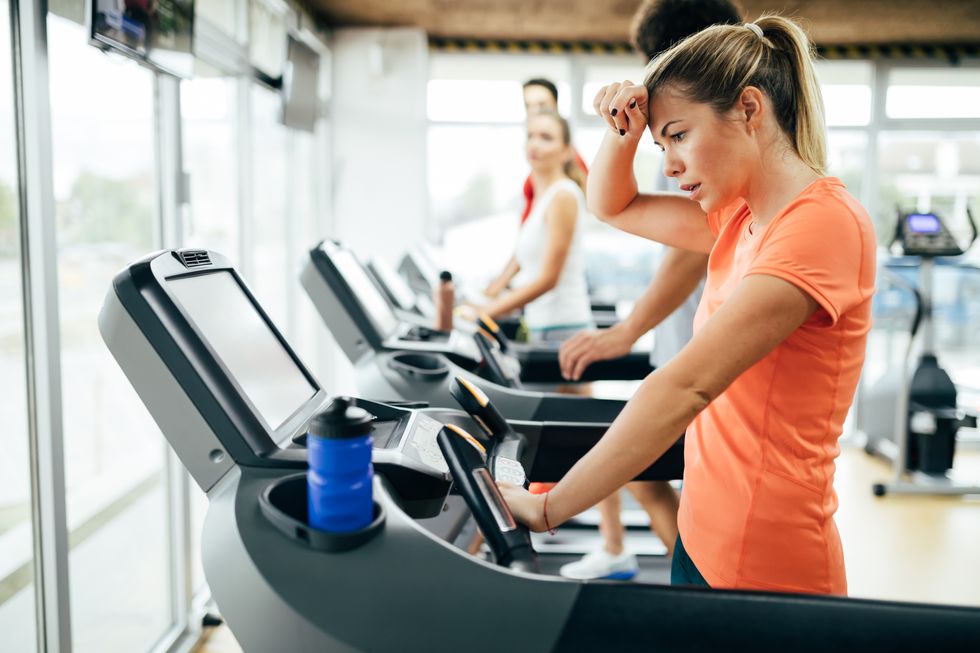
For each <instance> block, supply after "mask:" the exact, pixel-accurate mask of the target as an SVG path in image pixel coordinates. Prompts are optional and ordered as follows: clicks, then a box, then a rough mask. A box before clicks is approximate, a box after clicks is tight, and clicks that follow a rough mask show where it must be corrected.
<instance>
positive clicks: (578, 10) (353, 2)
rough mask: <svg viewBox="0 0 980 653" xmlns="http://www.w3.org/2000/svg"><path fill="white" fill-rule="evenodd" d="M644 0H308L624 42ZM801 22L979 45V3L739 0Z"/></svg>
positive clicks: (408, 20)
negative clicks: (637, 9)
mask: <svg viewBox="0 0 980 653" xmlns="http://www.w3.org/2000/svg"><path fill="white" fill-rule="evenodd" d="M640 3H641V0H305V2H304V3H303V4H307V5H308V6H309V7H310V9H311V10H313V11H314V12H315V13H316V14H317V15H318V16H319V18H321V19H322V20H323V21H324V22H325V23H326V25H327V26H328V27H331V28H342V27H406V26H412V27H420V28H422V29H424V30H425V31H426V32H427V33H428V34H429V36H434V37H448V38H461V39H487V40H518V41H520V40H529V41H539V40H540V41H591V42H602V43H622V42H625V41H626V40H627V38H628V36H627V35H628V32H629V25H630V20H631V18H632V16H633V13H634V12H635V11H636V8H637V7H638V6H639V5H640ZM737 4H739V5H740V6H741V7H742V8H743V10H744V15H745V16H746V17H747V18H750V19H753V18H756V17H758V16H759V14H761V13H762V12H764V11H776V12H779V13H782V14H784V15H789V16H795V17H797V18H799V19H802V21H803V23H804V25H805V26H806V28H807V30H808V31H809V33H810V36H811V38H812V39H813V40H814V41H815V42H816V43H817V44H819V45H847V44H868V45H873V44H885V43H901V44H966V43H980V0H795V1H789V0H737Z"/></svg>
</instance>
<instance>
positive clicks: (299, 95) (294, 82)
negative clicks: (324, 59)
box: [282, 34, 320, 132]
mask: <svg viewBox="0 0 980 653" xmlns="http://www.w3.org/2000/svg"><path fill="white" fill-rule="evenodd" d="M287 41H288V44H287V47H286V65H285V67H284V69H283V71H282V123H283V124H284V125H286V126H287V127H292V128H293V129H302V130H304V131H308V132H312V131H313V130H314V129H315V128H316V114H317V85H318V83H319V75H320V55H319V54H317V52H316V50H314V49H313V48H311V47H310V46H308V45H306V44H305V43H303V42H302V41H300V40H299V39H297V38H295V37H294V36H292V35H291V34H290V35H289V37H288V39H287Z"/></svg>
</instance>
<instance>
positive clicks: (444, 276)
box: [439, 270, 453, 281]
mask: <svg viewBox="0 0 980 653" xmlns="http://www.w3.org/2000/svg"><path fill="white" fill-rule="evenodd" d="M439 280H440V281H452V280H453V273H452V272H450V271H449V270H443V271H442V272H440V273H439Z"/></svg>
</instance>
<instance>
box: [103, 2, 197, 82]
mask: <svg viewBox="0 0 980 653" xmlns="http://www.w3.org/2000/svg"><path fill="white" fill-rule="evenodd" d="M194 1H195V0H89V3H90V5H89V6H90V7H91V11H90V12H89V24H90V32H89V36H90V37H91V39H92V43H93V44H94V45H95V46H97V47H100V48H103V49H106V50H114V51H117V52H122V53H124V54H126V55H127V56H130V57H133V58H134V59H137V60H139V61H141V62H143V63H145V64H148V65H150V66H153V67H154V68H157V69H158V70H161V71H163V72H166V73H170V74H171V75H176V76H178V77H191V76H193V74H194V50H193V46H194Z"/></svg>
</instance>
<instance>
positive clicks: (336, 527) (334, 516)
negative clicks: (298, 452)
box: [306, 397, 374, 533]
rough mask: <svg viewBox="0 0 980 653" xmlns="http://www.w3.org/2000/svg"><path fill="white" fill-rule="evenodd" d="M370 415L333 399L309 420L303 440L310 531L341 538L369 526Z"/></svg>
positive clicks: (344, 399) (344, 400) (371, 508)
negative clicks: (307, 432) (334, 534)
mask: <svg viewBox="0 0 980 653" xmlns="http://www.w3.org/2000/svg"><path fill="white" fill-rule="evenodd" d="M372 430H373V427H372V426H371V415H370V414H369V413H368V412H367V411H366V410H364V409H363V408H358V407H357V406H356V405H354V400H353V399H351V398H350V397H337V398H335V399H334V400H333V401H332V402H330V405H329V406H327V408H326V409H325V410H323V411H321V412H320V413H318V414H317V415H315V416H314V417H313V420H312V421H311V422H310V430H309V436H308V437H307V438H306V447H307V452H308V453H307V457H308V460H309V466H310V469H309V472H308V473H307V475H306V483H307V496H308V501H307V503H308V507H309V520H310V526H312V527H313V528H317V529H319V530H323V531H331V532H335V533H346V532H350V531H356V530H359V529H361V528H364V527H365V526H367V525H369V524H370V523H371V520H372V518H373V516H374V502H373V501H372V498H371V483H372V480H371V478H372V476H373V474H374V468H373V467H372V465H371V446H372V438H371V431H372Z"/></svg>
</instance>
